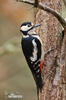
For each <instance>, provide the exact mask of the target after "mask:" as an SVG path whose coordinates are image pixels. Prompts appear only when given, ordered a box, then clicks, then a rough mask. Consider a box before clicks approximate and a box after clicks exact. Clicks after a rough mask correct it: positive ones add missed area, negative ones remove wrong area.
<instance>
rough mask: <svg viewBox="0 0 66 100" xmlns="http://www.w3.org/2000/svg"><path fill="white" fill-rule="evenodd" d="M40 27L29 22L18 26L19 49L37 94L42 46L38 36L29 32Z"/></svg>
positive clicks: (40, 73) (40, 71) (39, 89)
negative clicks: (31, 76) (20, 48)
mask: <svg viewBox="0 0 66 100" xmlns="http://www.w3.org/2000/svg"><path fill="white" fill-rule="evenodd" d="M39 26H41V24H32V23H31V22H24V23H22V24H21V26H20V32H21V33H22V39H21V47H22V51H23V54H24V56H25V59H26V61H27V64H28V66H29V69H30V70H31V72H32V75H33V78H34V80H35V83H36V87H37V93H38V91H40V92H41V91H42V87H43V80H42V65H43V46H42V41H41V39H40V37H39V35H38V34H37V33H35V32H33V33H32V34H30V33H31V30H33V29H34V28H37V27H39Z"/></svg>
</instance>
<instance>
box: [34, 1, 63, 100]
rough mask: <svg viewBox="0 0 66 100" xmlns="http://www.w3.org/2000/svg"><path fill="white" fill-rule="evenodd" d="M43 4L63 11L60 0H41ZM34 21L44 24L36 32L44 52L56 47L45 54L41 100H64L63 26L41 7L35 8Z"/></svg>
mask: <svg viewBox="0 0 66 100" xmlns="http://www.w3.org/2000/svg"><path fill="white" fill-rule="evenodd" d="M39 1H40V2H42V3H43V4H46V5H48V6H49V7H51V8H53V9H55V10H56V11H58V12H60V11H61V1H60V0H39ZM34 11H35V12H34V23H40V24H42V26H41V27H39V29H36V32H37V33H39V36H40V37H41V39H42V42H43V47H44V54H45V52H47V51H48V50H49V49H50V48H51V49H52V48H53V49H54V50H53V51H52V52H50V53H49V54H48V55H47V56H44V66H43V71H42V76H43V82H44V86H43V89H42V93H39V100H64V99H63V89H62V88H63V84H62V69H63V67H60V57H61V53H60V52H61V39H60V32H61V31H60V29H61V26H60V24H59V22H58V20H57V19H56V18H55V17H54V16H53V15H52V14H50V13H47V12H45V11H42V10H40V9H38V8H37V9H36V8H35V10H34Z"/></svg>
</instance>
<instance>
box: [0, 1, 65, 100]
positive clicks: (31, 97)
mask: <svg viewBox="0 0 66 100" xmlns="http://www.w3.org/2000/svg"><path fill="white" fill-rule="evenodd" d="M33 12H34V11H33V7H32V6H29V5H27V4H24V3H19V2H16V0H0V100H21V99H13V98H12V99H9V98H8V97H7V95H10V94H11V93H14V94H20V95H22V96H23V98H22V100H36V99H37V98H36V86H35V83H34V80H33V77H32V74H31V72H30V70H29V68H28V66H27V64H26V62H25V58H24V56H23V53H22V51H21V45H20V44H21V33H20V31H19V26H20V25H21V23H22V22H24V21H31V22H33V19H34V18H33ZM62 15H63V17H65V16H66V8H65V7H64V5H63V9H62Z"/></svg>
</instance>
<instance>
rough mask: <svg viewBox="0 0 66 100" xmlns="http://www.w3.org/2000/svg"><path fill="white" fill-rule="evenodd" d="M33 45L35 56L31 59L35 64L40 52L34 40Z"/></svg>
mask: <svg viewBox="0 0 66 100" xmlns="http://www.w3.org/2000/svg"><path fill="white" fill-rule="evenodd" d="M32 44H33V47H34V49H33V56H32V57H30V59H31V61H33V62H34V61H36V60H37V52H38V50H37V44H36V42H35V39H33V41H32Z"/></svg>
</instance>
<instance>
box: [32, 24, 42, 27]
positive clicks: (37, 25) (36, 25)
mask: <svg viewBox="0 0 66 100" xmlns="http://www.w3.org/2000/svg"><path fill="white" fill-rule="evenodd" d="M39 26H41V24H35V25H33V28H36V27H39Z"/></svg>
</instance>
